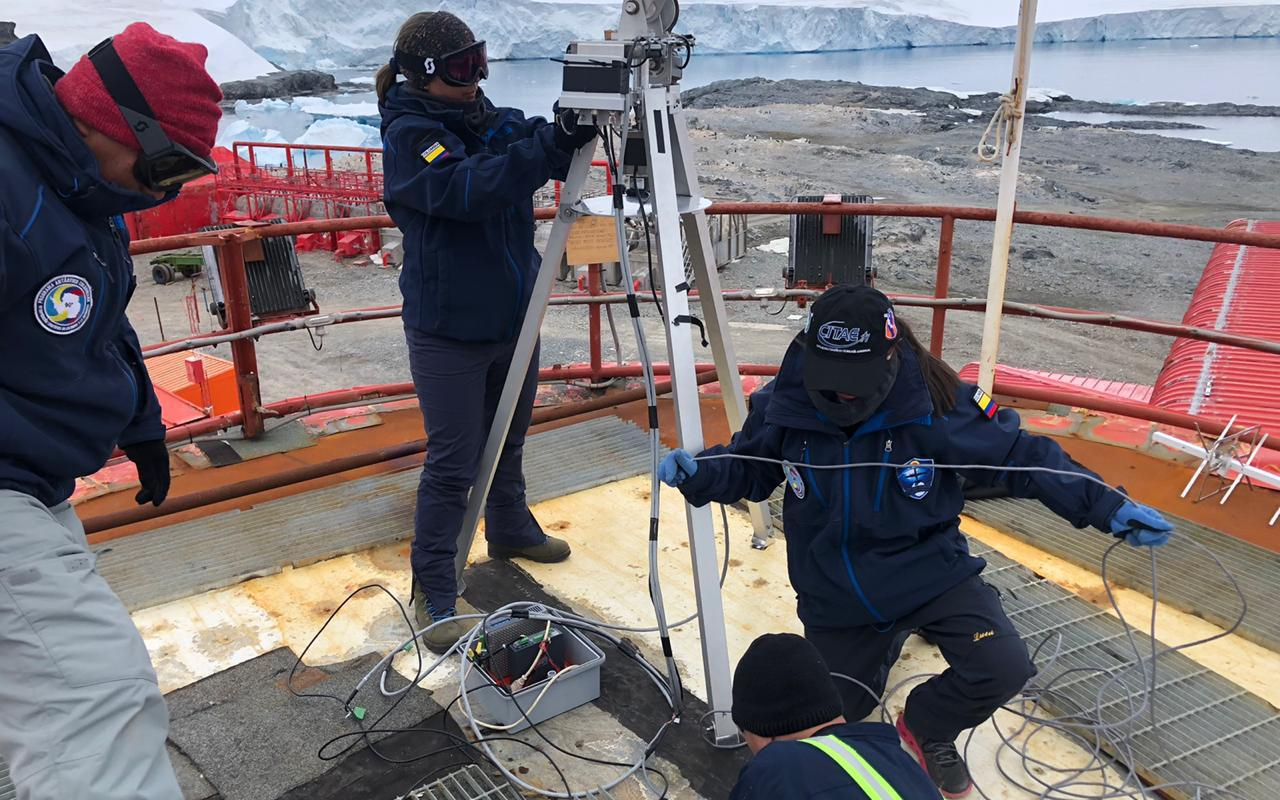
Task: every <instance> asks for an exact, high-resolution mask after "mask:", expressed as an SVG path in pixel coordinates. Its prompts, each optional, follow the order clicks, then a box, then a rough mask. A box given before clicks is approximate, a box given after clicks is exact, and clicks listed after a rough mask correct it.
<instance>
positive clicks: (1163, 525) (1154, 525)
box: [1111, 500, 1173, 547]
mask: <svg viewBox="0 0 1280 800" xmlns="http://www.w3.org/2000/svg"><path fill="white" fill-rule="evenodd" d="M1111 532H1112V533H1113V534H1115V535H1116V536H1123V537H1124V539H1125V541H1127V542H1128V543H1129V544H1131V545H1133V546H1134V547H1159V546H1160V545H1162V544H1164V543H1165V542H1167V541H1169V534H1170V533H1172V532H1173V526H1172V525H1170V524H1169V523H1168V521H1167V520H1165V518H1164V517H1162V516H1160V512H1159V511H1156V510H1155V509H1152V508H1147V507H1146V506H1142V505H1138V504H1137V503H1135V502H1133V501H1131V500H1126V501H1125V504H1124V505H1122V506H1120V507H1119V508H1117V509H1116V513H1115V514H1112V515H1111Z"/></svg>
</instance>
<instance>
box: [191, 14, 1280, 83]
mask: <svg viewBox="0 0 1280 800" xmlns="http://www.w3.org/2000/svg"><path fill="white" fill-rule="evenodd" d="M414 8H415V10H419V9H420V10H426V11H431V10H438V9H441V8H444V9H447V10H449V11H452V12H453V13H455V14H457V15H459V16H461V17H462V18H464V19H466V20H467V21H468V22H469V23H470V24H471V25H472V27H473V28H474V29H475V31H476V35H477V36H478V37H480V38H483V39H485V40H486V41H487V42H488V45H489V54H490V57H491V58H495V59H522V58H545V57H550V56H555V55H557V54H559V53H563V52H564V47H565V44H566V43H567V42H569V41H570V40H572V39H582V38H598V37H600V36H601V34H602V31H604V30H605V29H606V28H611V27H615V26H616V24H617V20H618V7H617V5H615V4H612V3H609V4H599V3H595V4H593V3H573V2H529V0H422V1H421V2H419V3H417V4H415V6H414ZM205 13H206V15H207V16H209V18H210V19H212V20H214V21H216V22H217V23H218V24H220V25H222V26H223V27H224V28H226V29H227V30H228V31H229V32H230V33H231V34H233V35H234V36H235V37H236V38H238V39H240V40H242V41H244V42H245V43H247V44H248V45H249V46H250V47H252V48H253V49H254V50H255V51H256V52H257V53H259V54H260V55H261V56H263V57H265V58H267V59H269V60H271V61H272V62H274V63H276V64H279V65H281V66H282V67H285V68H289V69H302V68H309V67H314V66H315V65H317V64H318V63H321V62H329V63H336V64H344V65H348V66H362V65H370V64H377V63H379V62H381V61H382V60H383V59H385V58H386V57H387V55H388V51H389V49H390V44H391V42H392V40H393V39H394V38H395V34H396V30H397V29H398V28H399V26H400V24H401V23H402V22H403V21H404V19H405V17H406V12H405V7H404V5H403V3H402V2H400V0H366V2H364V3H362V4H361V6H360V13H359V14H355V15H353V14H351V12H350V6H349V4H348V3H346V2H343V1H342V0H236V2H235V3H234V4H232V5H231V6H230V8H228V9H227V10H226V11H225V12H222V13H214V12H205ZM679 30H680V32H682V33H689V34H692V35H694V36H695V37H697V40H698V51H699V52H701V53H783V52H823V51H835V50H871V49H881V48H898V47H937V46H948V45H1003V44H1010V43H1012V42H1013V40H1014V38H1015V34H1016V30H1015V29H1014V28H1012V27H1002V28H992V27H983V26H978V25H966V24H961V23H958V22H952V21H948V20H943V19H938V18H935V17H929V16H923V15H920V14H898V13H886V12H884V11H880V10H877V9H874V8H866V7H849V6H812V5H807V4H805V5H801V4H794V5H781V4H778V5H765V4H761V5H755V4H732V3H722V2H705V3H697V4H693V5H688V4H686V6H685V7H684V9H683V12H682V15H681V18H680V25H679ZM1270 36H1280V5H1255V6H1226V7H1207V8H1178V9H1164V10H1154V11H1142V12H1132V13H1124V14H1106V15H1103V16H1099V17H1089V18H1085V19H1069V20H1062V21H1056V22H1042V23H1040V25H1039V26H1038V27H1037V31H1036V39H1037V41H1040V42H1085V41H1106V40H1109V41H1115V40H1136V39H1170V38H1232V37H1270Z"/></svg>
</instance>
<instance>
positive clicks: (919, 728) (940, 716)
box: [804, 576, 1035, 742]
mask: <svg viewBox="0 0 1280 800" xmlns="http://www.w3.org/2000/svg"><path fill="white" fill-rule="evenodd" d="M914 630H920V631H922V632H923V633H924V634H925V635H926V636H927V637H928V638H929V641H931V642H933V643H934V644H935V645H937V646H938V649H939V650H941V651H942V656H943V658H945V659H946V660H947V665H948V668H947V669H946V670H945V671H944V672H943V673H942V674H941V675H938V676H936V677H933V678H930V679H929V680H928V681H926V682H925V683H922V684H920V685H919V686H917V687H916V688H915V689H913V690H912V692H911V694H910V695H909V696H908V697H907V707H906V712H905V714H906V721H907V727H909V728H910V729H911V731H912V733H914V734H915V735H916V736H917V737H923V738H925V739H935V740H940V741H947V742H950V741H955V739H956V737H958V736H959V735H960V732H961V731H963V730H965V729H967V728H972V727H975V726H977V725H979V724H981V723H982V722H984V721H986V720H987V719H988V718H989V717H990V716H991V715H992V714H994V713H995V711H996V709H998V708H999V707H1000V706H1002V705H1004V704H1005V703H1006V702H1008V701H1009V700H1010V699H1011V698H1012V697H1013V696H1014V695H1016V694H1017V693H1018V692H1020V691H1021V690H1022V687H1023V686H1025V685H1026V683H1027V681H1028V680H1030V679H1031V676H1032V675H1034V674H1035V666H1034V665H1032V663H1031V659H1030V657H1029V656H1028V655H1027V648H1026V646H1025V645H1024V644H1023V643H1022V639H1021V638H1020V637H1019V636H1018V632H1017V631H1016V630H1015V629H1014V627H1013V623H1011V622H1010V621H1009V617H1008V616H1006V615H1005V613H1004V608H1003V607H1002V606H1001V605H1000V596H999V594H998V593H997V592H996V590H995V588H994V587H992V586H989V585H988V584H986V583H984V582H983V580H982V578H981V577H980V576H974V577H972V578H969V579H968V580H966V581H964V582H963V583H961V584H959V585H958V586H956V587H954V588H952V589H949V590H948V591H946V592H943V593H942V595H940V596H938V597H936V598H934V599H933V600H931V601H929V602H928V603H926V604H925V605H924V606H923V607H921V608H920V609H918V610H916V611H915V612H913V613H911V614H909V615H908V616H906V617H905V618H903V619H900V620H898V621H896V622H894V623H893V624H892V625H890V626H888V627H886V626H883V625H882V626H879V629H878V628H876V627H873V626H866V627H858V628H811V627H806V628H805V631H804V635H805V638H806V639H808V640H809V641H811V642H813V645H814V646H815V647H817V648H818V652H820V653H822V657H823V659H825V660H826V662H827V667H828V668H829V669H830V670H831V671H832V672H839V673H843V674H845V675H848V676H849V677H851V678H856V679H858V680H859V681H862V682H863V683H865V684H867V686H869V687H871V689H872V690H874V691H875V695H876V696H875V697H874V698H873V697H872V696H871V695H870V694H869V693H868V692H867V691H866V690H865V689H863V688H861V687H859V686H857V685H855V684H853V683H850V682H849V681H845V680H840V679H837V680H836V685H837V686H838V687H839V688H840V693H841V694H842V695H843V696H844V715H845V718H846V719H848V720H850V721H851V722H852V721H855V720H860V719H862V718H864V717H866V716H867V715H868V714H870V713H871V711H872V709H874V708H875V706H876V699H877V698H879V697H880V696H881V695H882V694H883V693H884V689H885V684H886V682H887V681H888V678H889V669H890V668H891V667H892V666H893V664H894V662H896V661H897V660H898V656H899V655H900V654H901V653H902V645H903V643H904V642H905V641H906V639H907V637H908V636H910V635H911V632H912V631H914Z"/></svg>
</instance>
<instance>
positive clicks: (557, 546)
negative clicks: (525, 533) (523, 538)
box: [489, 536, 572, 564]
mask: <svg viewBox="0 0 1280 800" xmlns="http://www.w3.org/2000/svg"><path fill="white" fill-rule="evenodd" d="M571 552H572V550H571V549H570V547H569V543H568V542H566V541H565V540H564V539H557V538H556V537H554V536H548V537H547V538H546V539H544V540H543V541H542V543H541V544H534V545H529V546H528V547H508V546H506V545H504V544H494V543H493V542H489V558H523V559H525V560H526V561H536V562H538V563H539V564H557V563H559V562H561V561H564V560H565V559H566V558H568V557H569V553H571Z"/></svg>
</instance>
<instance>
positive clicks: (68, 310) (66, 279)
mask: <svg viewBox="0 0 1280 800" xmlns="http://www.w3.org/2000/svg"><path fill="white" fill-rule="evenodd" d="M34 306H35V308H34V310H35V316H36V323H37V324H39V325H40V327H41V328H44V329H45V330H46V331H48V332H49V333H52V334H56V335H58V336H66V335H68V334H72V333H75V332H76V331H78V330H80V329H81V328H83V327H84V326H85V324H86V323H87V322H88V321H89V312H90V311H91V310H92V309H93V287H92V286H90V285H89V282H88V281H86V280H85V279H84V278H82V277H80V276H79V275H58V276H55V277H53V278H50V279H49V280H47V281H45V284H44V285H43V286H41V287H40V290H39V291H38V292H36V297H35V304H34Z"/></svg>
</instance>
